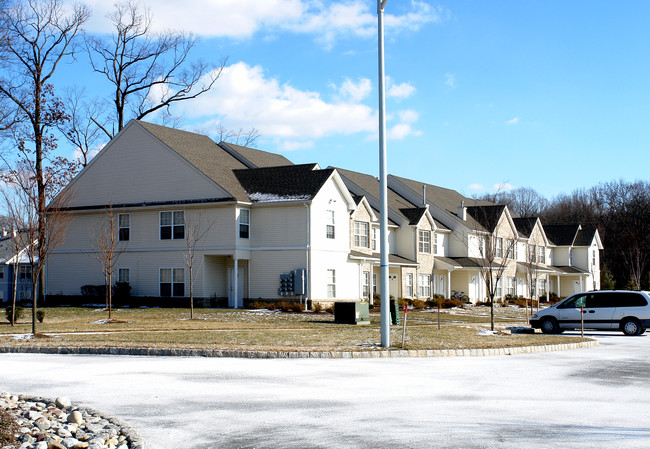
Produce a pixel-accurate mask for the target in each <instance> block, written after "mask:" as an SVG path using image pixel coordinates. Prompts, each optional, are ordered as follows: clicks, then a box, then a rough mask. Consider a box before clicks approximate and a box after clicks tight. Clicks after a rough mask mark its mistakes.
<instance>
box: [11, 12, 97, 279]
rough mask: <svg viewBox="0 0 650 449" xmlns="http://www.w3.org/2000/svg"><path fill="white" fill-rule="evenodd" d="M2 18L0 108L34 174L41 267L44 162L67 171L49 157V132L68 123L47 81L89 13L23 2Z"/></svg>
mask: <svg viewBox="0 0 650 449" xmlns="http://www.w3.org/2000/svg"><path fill="white" fill-rule="evenodd" d="M0 14H2V16H1V17H0V22H2V25H3V27H4V28H3V34H2V39H3V42H2V47H3V71H2V75H1V76H0V102H3V104H4V105H10V106H11V114H12V116H13V117H15V120H16V121H17V122H19V123H20V124H21V126H18V127H16V126H13V127H12V131H13V134H14V137H15V140H16V142H17V143H18V150H19V152H20V154H21V159H22V161H23V162H29V164H30V166H31V167H32V168H33V181H34V183H35V187H36V203H35V209H36V214H37V218H38V231H37V240H38V244H37V248H38V259H39V261H40V260H42V261H44V260H45V259H46V258H47V254H46V251H47V249H48V242H47V239H48V230H47V228H48V225H47V223H46V215H47V204H46V201H47V191H48V189H49V187H48V185H47V183H48V180H47V179H46V173H45V165H46V164H47V159H48V157H49V158H50V159H51V162H55V159H57V161H56V164H59V166H60V167H62V166H64V165H65V162H64V160H63V158H53V157H51V151H52V150H53V149H54V148H55V147H56V139H55V137H54V135H53V134H52V132H51V130H52V129H54V128H56V127H57V126H59V125H60V124H61V123H62V122H63V121H65V120H66V118H67V117H66V115H65V112H64V111H63V108H62V104H61V103H60V101H59V100H58V98H57V97H56V96H55V95H54V87H53V86H52V84H51V81H52V77H53V75H54V73H55V71H56V68H57V67H58V65H59V63H60V62H61V61H62V60H64V59H66V58H69V57H72V56H73V53H74V48H75V45H74V42H75V37H76V36H77V34H78V33H79V32H80V29H81V26H82V24H83V23H84V22H85V21H86V20H87V19H88V17H89V16H90V10H89V9H88V8H87V7H86V6H82V5H79V4H75V5H74V6H73V7H72V10H71V13H70V14H69V15H68V14H67V13H66V11H65V10H64V9H63V7H62V5H61V4H60V3H59V2H58V0H25V1H21V2H14V3H12V4H11V6H10V7H9V8H5V9H0ZM53 179H60V178H58V177H55V178H53ZM51 190H53V189H50V191H51ZM38 265H39V266H41V263H40V262H39V264H38ZM39 269H40V268H39ZM39 275H40V273H37V274H35V276H37V277H38V276H39ZM43 285H44V284H43Z"/></svg>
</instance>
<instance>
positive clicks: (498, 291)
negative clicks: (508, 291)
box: [494, 278, 503, 298]
mask: <svg viewBox="0 0 650 449" xmlns="http://www.w3.org/2000/svg"><path fill="white" fill-rule="evenodd" d="M502 281H503V278H499V281H498V282H497V288H496V289H494V297H495V298H501V297H502V296H503V282H502Z"/></svg>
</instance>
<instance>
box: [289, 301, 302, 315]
mask: <svg viewBox="0 0 650 449" xmlns="http://www.w3.org/2000/svg"><path fill="white" fill-rule="evenodd" d="M302 308H303V305H302V304H300V303H299V302H294V303H292V304H291V311H292V312H294V313H300V312H302Z"/></svg>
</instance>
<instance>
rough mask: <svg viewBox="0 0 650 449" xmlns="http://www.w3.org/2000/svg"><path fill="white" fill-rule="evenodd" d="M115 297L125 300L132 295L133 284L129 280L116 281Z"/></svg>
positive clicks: (114, 287)
mask: <svg viewBox="0 0 650 449" xmlns="http://www.w3.org/2000/svg"><path fill="white" fill-rule="evenodd" d="M113 297H114V298H115V299H118V300H125V299H129V298H130V297H131V285H130V284H129V283H128V282H116V283H115V285H114V286H113Z"/></svg>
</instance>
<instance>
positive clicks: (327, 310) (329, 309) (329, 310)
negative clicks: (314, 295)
mask: <svg viewBox="0 0 650 449" xmlns="http://www.w3.org/2000/svg"><path fill="white" fill-rule="evenodd" d="M325 312H327V313H331V314H332V315H334V304H332V305H330V306H329V307H328V308H327V309H325Z"/></svg>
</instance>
